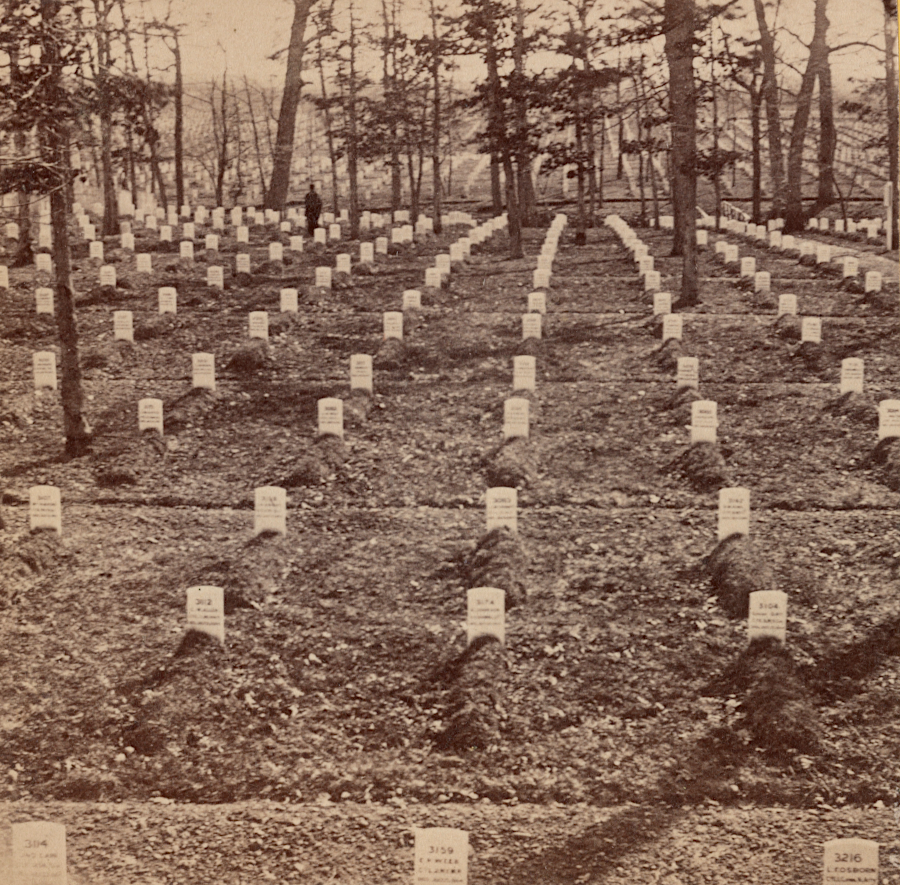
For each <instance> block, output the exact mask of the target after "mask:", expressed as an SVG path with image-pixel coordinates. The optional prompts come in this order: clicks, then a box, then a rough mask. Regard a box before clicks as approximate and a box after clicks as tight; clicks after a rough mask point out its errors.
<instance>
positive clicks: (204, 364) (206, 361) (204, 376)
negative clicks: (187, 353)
mask: <svg viewBox="0 0 900 885" xmlns="http://www.w3.org/2000/svg"><path fill="white" fill-rule="evenodd" d="M191 378H192V382H193V386H194V387H203V388H205V389H206V390H215V389H216V358H215V355H214V354H211V353H194V354H191Z"/></svg>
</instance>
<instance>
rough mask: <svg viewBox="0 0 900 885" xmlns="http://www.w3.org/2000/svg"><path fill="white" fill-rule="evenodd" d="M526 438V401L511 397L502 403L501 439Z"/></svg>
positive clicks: (519, 397) (523, 398)
mask: <svg viewBox="0 0 900 885" xmlns="http://www.w3.org/2000/svg"><path fill="white" fill-rule="evenodd" d="M513 437H525V438H527V437H528V400H527V399H525V397H521V396H513V397H510V398H509V399H508V400H506V401H505V402H504V403H503V438H504V439H512V438H513Z"/></svg>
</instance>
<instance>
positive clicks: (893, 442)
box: [870, 436, 900, 492]
mask: <svg viewBox="0 0 900 885" xmlns="http://www.w3.org/2000/svg"><path fill="white" fill-rule="evenodd" d="M870 461H871V463H872V464H877V465H879V466H880V467H881V471H882V478H883V481H884V484H885V485H886V486H887V487H888V488H889V489H891V490H893V491H895V492H900V437H896V436H888V437H886V438H885V439H883V440H881V441H880V442H879V443H878V445H877V446H876V447H875V450H874V451H873V452H872V455H871V458H870Z"/></svg>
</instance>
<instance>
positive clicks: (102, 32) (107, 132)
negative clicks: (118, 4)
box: [94, 0, 119, 237]
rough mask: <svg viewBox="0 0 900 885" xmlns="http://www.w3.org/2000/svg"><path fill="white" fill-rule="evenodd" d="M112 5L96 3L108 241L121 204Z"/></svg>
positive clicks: (102, 1) (99, 0) (116, 229)
mask: <svg viewBox="0 0 900 885" xmlns="http://www.w3.org/2000/svg"><path fill="white" fill-rule="evenodd" d="M111 7H112V4H111V3H109V2H107V0H94V12H95V14H96V17H97V23H96V37H97V92H98V94H99V97H98V105H99V107H98V109H97V110H98V118H99V121H100V161H101V167H102V182H103V188H102V189H103V227H102V234H103V236H105V237H109V236H114V235H115V234H117V233H118V232H119V201H118V199H117V197H116V182H115V174H114V172H113V159H112V138H113V134H112V98H111V95H110V89H109V67H110V64H111V61H112V60H111V58H110V55H111V52H112V50H111V47H110V35H109V12H110V9H111Z"/></svg>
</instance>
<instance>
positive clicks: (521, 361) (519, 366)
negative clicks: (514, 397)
mask: <svg viewBox="0 0 900 885" xmlns="http://www.w3.org/2000/svg"><path fill="white" fill-rule="evenodd" d="M535 363H536V360H535V358H534V357H533V356H514V357H513V390H514V391H515V390H530V391H532V392H533V391H534V389H535V375H536V365H535Z"/></svg>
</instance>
